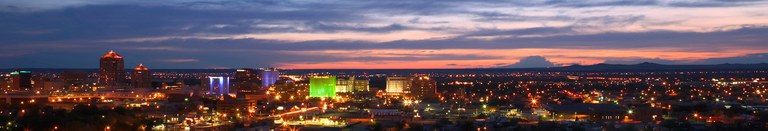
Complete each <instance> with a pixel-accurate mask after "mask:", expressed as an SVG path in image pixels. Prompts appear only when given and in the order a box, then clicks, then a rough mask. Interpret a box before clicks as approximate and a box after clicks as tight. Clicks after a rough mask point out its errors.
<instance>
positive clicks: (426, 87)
mask: <svg viewBox="0 0 768 131" xmlns="http://www.w3.org/2000/svg"><path fill="white" fill-rule="evenodd" d="M411 97H413V98H416V99H435V98H437V82H436V81H435V80H432V79H430V78H429V77H426V76H422V77H418V78H415V79H414V80H413V84H412V87H411Z"/></svg>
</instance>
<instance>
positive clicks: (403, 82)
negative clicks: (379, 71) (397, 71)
mask: <svg viewBox="0 0 768 131" xmlns="http://www.w3.org/2000/svg"><path fill="white" fill-rule="evenodd" d="M411 80H412V79H411V78H410V77H387V89H386V91H387V95H407V94H410V93H411Z"/></svg>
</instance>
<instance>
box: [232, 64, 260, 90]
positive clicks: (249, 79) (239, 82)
mask: <svg viewBox="0 0 768 131" xmlns="http://www.w3.org/2000/svg"><path fill="white" fill-rule="evenodd" d="M258 81H259V80H258V78H257V77H256V73H255V71H254V70H253V69H251V68H240V69H237V70H235V83H234V84H233V89H234V90H238V92H239V90H240V89H242V90H252V89H258V88H256V87H257V86H259V82H258Z"/></svg>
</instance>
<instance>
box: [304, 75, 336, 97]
mask: <svg viewBox="0 0 768 131" xmlns="http://www.w3.org/2000/svg"><path fill="white" fill-rule="evenodd" d="M309 97H336V76H312V77H309Z"/></svg>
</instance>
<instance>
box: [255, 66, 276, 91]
mask: <svg viewBox="0 0 768 131" xmlns="http://www.w3.org/2000/svg"><path fill="white" fill-rule="evenodd" d="M259 79H261V89H267V88H269V86H271V85H273V84H275V82H277V80H278V79H280V71H278V70H277V69H275V68H259Z"/></svg>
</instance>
